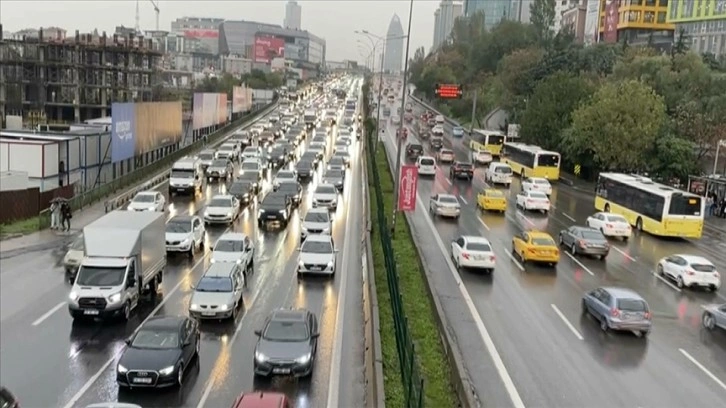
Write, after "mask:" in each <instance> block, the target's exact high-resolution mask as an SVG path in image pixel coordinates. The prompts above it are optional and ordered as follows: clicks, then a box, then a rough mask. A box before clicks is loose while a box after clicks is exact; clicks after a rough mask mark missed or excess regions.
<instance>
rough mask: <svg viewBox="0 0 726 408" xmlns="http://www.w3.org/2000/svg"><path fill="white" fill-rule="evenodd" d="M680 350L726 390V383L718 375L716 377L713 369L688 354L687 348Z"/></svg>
mask: <svg viewBox="0 0 726 408" xmlns="http://www.w3.org/2000/svg"><path fill="white" fill-rule="evenodd" d="M678 351H680V352H681V354H683V355H684V356H685V357H686V358H687V359H689V360H691V363H693V364H695V365H696V367H698V368H700V369H701V371H703V372H704V374H706V375H707V376H708V377H709V378H711V379H712V380H713V381H714V382H715V383H716V384H718V386H719V387H721V388H723V389H724V390H726V384H724V382H723V381H721V380H720V379H719V378H718V377H716V376H715V375H714V374H713V373H712V372H711V371H709V370H708V368H706V367H705V366H704V365H703V364H701V363H699V362H698V360H696V359H695V358H694V357H693V356H692V355H690V354H688V352H687V351H686V350H683V349H682V348H679V349H678Z"/></svg>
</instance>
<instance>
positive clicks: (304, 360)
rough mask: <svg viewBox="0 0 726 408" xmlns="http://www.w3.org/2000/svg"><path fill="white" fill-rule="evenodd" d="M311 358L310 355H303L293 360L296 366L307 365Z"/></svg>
mask: <svg viewBox="0 0 726 408" xmlns="http://www.w3.org/2000/svg"><path fill="white" fill-rule="evenodd" d="M311 357H312V353H308V354H305V355H304V356H302V357H298V358H296V359H295V362H296V363H298V364H307V363H308V362H309V361H310V358H311Z"/></svg>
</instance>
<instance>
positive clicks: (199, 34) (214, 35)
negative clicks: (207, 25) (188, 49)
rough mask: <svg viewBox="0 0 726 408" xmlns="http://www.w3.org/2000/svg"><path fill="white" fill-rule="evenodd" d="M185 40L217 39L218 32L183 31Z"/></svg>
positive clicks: (205, 30) (209, 30)
mask: <svg viewBox="0 0 726 408" xmlns="http://www.w3.org/2000/svg"><path fill="white" fill-rule="evenodd" d="M184 37H186V38H219V30H214V29H201V28H200V29H193V30H184Z"/></svg>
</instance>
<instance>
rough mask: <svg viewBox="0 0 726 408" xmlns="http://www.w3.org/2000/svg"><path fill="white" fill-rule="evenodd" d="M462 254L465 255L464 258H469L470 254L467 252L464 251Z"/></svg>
mask: <svg viewBox="0 0 726 408" xmlns="http://www.w3.org/2000/svg"><path fill="white" fill-rule="evenodd" d="M461 256H462V257H464V259H466V260H468V259H469V256H470V255H469V254H467V253H466V252H462V253H461Z"/></svg>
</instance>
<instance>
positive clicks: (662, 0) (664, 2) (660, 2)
mask: <svg viewBox="0 0 726 408" xmlns="http://www.w3.org/2000/svg"><path fill="white" fill-rule="evenodd" d="M671 3H675V4H678V2H677V1H671ZM658 5H659V6H661V7H668V0H658Z"/></svg>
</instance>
